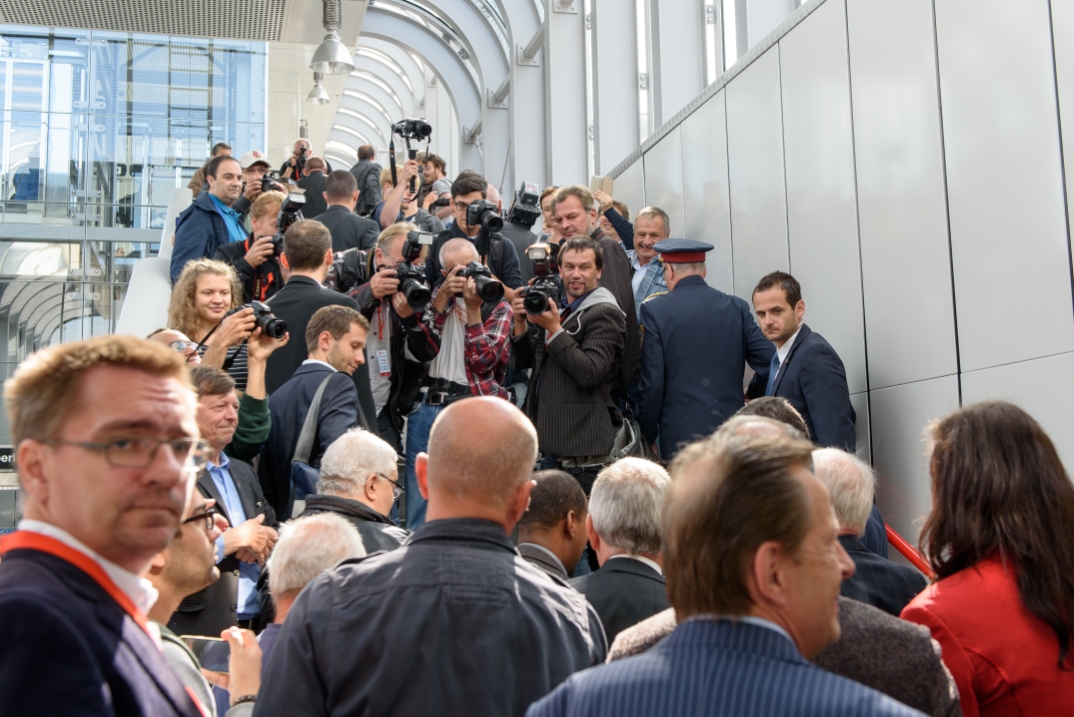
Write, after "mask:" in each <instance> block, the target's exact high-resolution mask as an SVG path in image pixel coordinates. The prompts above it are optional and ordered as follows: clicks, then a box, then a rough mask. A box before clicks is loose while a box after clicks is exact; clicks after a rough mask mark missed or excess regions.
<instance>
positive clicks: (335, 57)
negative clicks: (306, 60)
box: [310, 0, 354, 75]
mask: <svg viewBox="0 0 1074 717" xmlns="http://www.w3.org/2000/svg"><path fill="white" fill-rule="evenodd" d="M323 19H324V22H323V24H324V29H325V30H327V31H328V34H327V35H325V36H324V42H322V43H321V46H320V47H318V48H317V52H315V53H313V61H312V62H311V63H310V69H311V70H313V71H314V72H320V73H322V74H325V75H348V74H350V73H351V72H353V71H354V64H353V63H352V62H351V59H352V58H353V55H351V51H350V50H348V49H347V46H346V45H344V44H343V43H342V42H341V41H340V39H339V28H340V27H341V26H342V24H343V21H342V9H341V8H340V0H324V15H323Z"/></svg>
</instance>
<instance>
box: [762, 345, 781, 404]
mask: <svg viewBox="0 0 1074 717" xmlns="http://www.w3.org/2000/svg"><path fill="white" fill-rule="evenodd" d="M777 373H779V352H778V351H777V352H776V353H774V354H772V363H770V364H768V386H766V387H765V390H764V395H766V396H771V395H772V389H773V388H774V387H775V385H776V374H777Z"/></svg>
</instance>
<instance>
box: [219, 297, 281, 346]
mask: <svg viewBox="0 0 1074 717" xmlns="http://www.w3.org/2000/svg"><path fill="white" fill-rule="evenodd" d="M243 309H253V310H254V322H255V326H258V327H260V329H261V333H263V334H265V335H266V336H271V337H272V338H274V339H282V338H283V335H284V334H286V333H287V322H286V321H284V320H283V319H278V318H276V317H275V316H273V315H272V309H270V308H269V307H268V305H267V304H262V303H261V302H260V301H251V302H250V303H249V304H243V305H242V306H236V307H235V308H234V309H232V310H231V311H229V312H227V314H226V315H225V316H224V318H225V319H226V318H227V317H228V316H231V315H232V314H234V313H237V312H239V311H242V310H243ZM214 330H215V329H214Z"/></svg>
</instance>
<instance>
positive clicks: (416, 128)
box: [392, 118, 433, 141]
mask: <svg viewBox="0 0 1074 717" xmlns="http://www.w3.org/2000/svg"><path fill="white" fill-rule="evenodd" d="M392 132H393V133H394V134H397V135H399V136H400V137H402V138H403V139H416V140H419V141H420V140H423V139H428V138H429V137H430V136H432V133H433V126H432V125H431V124H429V123H428V122H426V121H425V120H424V119H410V118H408V119H404V120H399V121H398V122H396V123H395V124H393V125H392Z"/></svg>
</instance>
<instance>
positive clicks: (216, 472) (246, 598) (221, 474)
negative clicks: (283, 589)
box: [206, 453, 261, 619]
mask: <svg viewBox="0 0 1074 717" xmlns="http://www.w3.org/2000/svg"><path fill="white" fill-rule="evenodd" d="M229 465H231V459H230V458H228V457H227V454H226V453H221V454H220V465H214V464H213V462H212V461H209V465H208V466H206V468H207V469H208V471H209V475H210V476H212V479H213V483H215V484H216V489H217V490H218V491H220V496H221V497H222V498H223V499H224V507H225V508H227V514H228V516H229V517H230V518H231V527H232V528H235V527H237V526H240V525H242V524H243V523H245V522H246V511H245V510H244V509H243V507H242V499H241V498H240V497H239V489H238V487H237V486H236V485H235V479H234V478H232V477H231V471H230V470H228V466H229ZM224 557H225V556H224V536H223V535H221V536H220V537H219V538H217V539H216V562H218V563H219V562H220V561H221V560H223V559H224ZM260 574H261V568H260V567H259V566H258V565H257V563H247V562H243V561H240V562H239V599H238V601H237V604H238V612H239V618H240V619H248V618H250V617H252V616H254V615H257V614H259V613H260V612H261V607H260V605H259V604H258V601H257V576H258V575H260Z"/></svg>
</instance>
